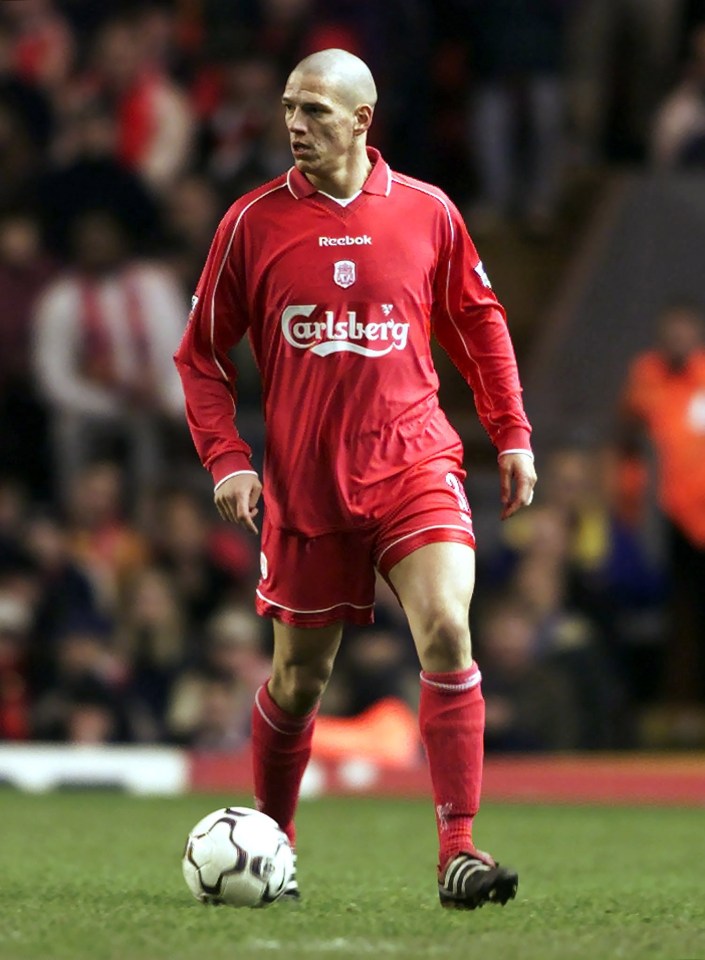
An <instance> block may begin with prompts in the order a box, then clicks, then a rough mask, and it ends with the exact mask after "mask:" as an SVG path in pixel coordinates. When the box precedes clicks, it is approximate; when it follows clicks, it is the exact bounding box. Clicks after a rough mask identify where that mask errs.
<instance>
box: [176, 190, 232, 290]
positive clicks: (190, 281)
mask: <svg viewBox="0 0 705 960" xmlns="http://www.w3.org/2000/svg"><path fill="white" fill-rule="evenodd" d="M163 200H164V205H163V206H164V210H163V220H164V233H165V235H166V237H165V240H166V246H167V250H168V253H167V262H168V263H169V265H170V267H171V270H172V272H173V273H174V276H175V277H176V278H177V279H178V281H179V283H180V285H181V290H182V291H183V295H184V297H185V298H186V300H187V302H188V301H189V300H190V299H191V297H192V295H193V291H194V290H195V289H196V284H197V283H198V278H199V277H200V275H201V270H202V268H203V263H204V259H205V257H206V255H207V254H208V248H209V247H210V243H211V240H212V238H213V232H214V230H215V228H216V227H217V225H218V221H219V220H220V218H221V216H222V213H223V206H222V204H221V202H220V200H219V198H218V194H217V192H216V190H215V188H214V187H213V186H212V184H211V182H210V181H209V180H208V179H206V178H205V177H202V176H198V175H197V174H187V175H186V176H183V177H180V178H179V179H178V180H177V181H176V183H175V184H174V185H173V186H172V187H171V188H170V189H169V190H168V191H167V192H166V193H165V195H164V198H163Z"/></svg>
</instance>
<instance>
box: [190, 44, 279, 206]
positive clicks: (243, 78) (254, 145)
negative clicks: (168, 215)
mask: <svg viewBox="0 0 705 960" xmlns="http://www.w3.org/2000/svg"><path fill="white" fill-rule="evenodd" d="M220 76H221V89H220V94H219V98H218V101H217V103H216V104H215V105H214V108H213V110H212V113H211V114H210V116H209V117H208V120H207V125H206V129H205V131H204V135H205V141H206V152H207V156H208V164H207V170H208V173H209V174H210V176H211V177H212V178H213V180H214V181H215V183H216V184H218V185H219V186H220V188H221V190H222V192H223V195H224V196H228V197H229V198H232V197H235V196H237V195H238V194H239V193H240V192H242V191H241V190H240V189H239V187H238V185H237V184H238V178H240V181H241V179H242V174H243V172H245V171H246V170H247V168H248V167H251V166H254V165H255V164H256V154H257V150H258V145H259V142H260V140H261V138H262V136H263V134H264V133H265V131H266V130H267V128H268V127H269V126H270V124H271V121H272V118H273V116H274V115H275V114H276V115H277V116H278V114H279V112H280V110H279V107H280V100H281V92H280V89H279V77H278V74H277V70H276V67H275V65H274V63H272V61H271V60H268V59H267V58H266V57H263V56H261V55H256V54H250V55H249V56H247V57H240V58H238V59H234V60H228V61H225V62H224V63H223V64H222V65H221V71H220ZM279 172H281V171H279ZM231 202H232V201H231Z"/></svg>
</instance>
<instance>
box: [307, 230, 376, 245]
mask: <svg viewBox="0 0 705 960" xmlns="http://www.w3.org/2000/svg"><path fill="white" fill-rule="evenodd" d="M371 245H372V237H370V236H368V235H367V234H366V233H363V235H362V236H361V237H319V238H318V246H319V247H368V246H371Z"/></svg>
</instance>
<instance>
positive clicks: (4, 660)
mask: <svg viewBox="0 0 705 960" xmlns="http://www.w3.org/2000/svg"><path fill="white" fill-rule="evenodd" d="M31 620H32V617H31V612H30V609H29V605H28V604H27V603H25V602H23V601H22V599H20V598H19V597H16V596H14V595H13V594H12V593H11V592H5V591H1V592H0V741H3V740H27V739H29V736H30V732H31V727H30V687H29V683H28V677H27V648H28V640H29V631H30V627H31Z"/></svg>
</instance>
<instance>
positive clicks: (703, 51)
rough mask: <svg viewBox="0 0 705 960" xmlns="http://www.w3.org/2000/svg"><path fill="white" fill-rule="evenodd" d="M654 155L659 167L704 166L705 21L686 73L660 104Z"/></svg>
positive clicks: (694, 36)
mask: <svg viewBox="0 0 705 960" xmlns="http://www.w3.org/2000/svg"><path fill="white" fill-rule="evenodd" d="M651 156H652V160H653V163H654V165H655V166H656V167H657V168H659V169H666V170H668V169H675V168H685V167H703V166H705V24H701V25H700V26H698V27H697V28H696V29H695V30H694V31H693V34H692V37H691V41H690V56H689V58H688V62H687V63H686V65H685V69H684V71H683V76H682V77H681V79H680V81H679V82H678V83H677V84H676V86H675V87H674V88H673V90H671V91H670V93H669V94H668V95H667V96H666V98H665V99H664V100H663V102H662V103H661V105H660V106H659V108H658V111H657V113H656V118H655V120H654V126H653V131H652V137H651Z"/></svg>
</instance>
